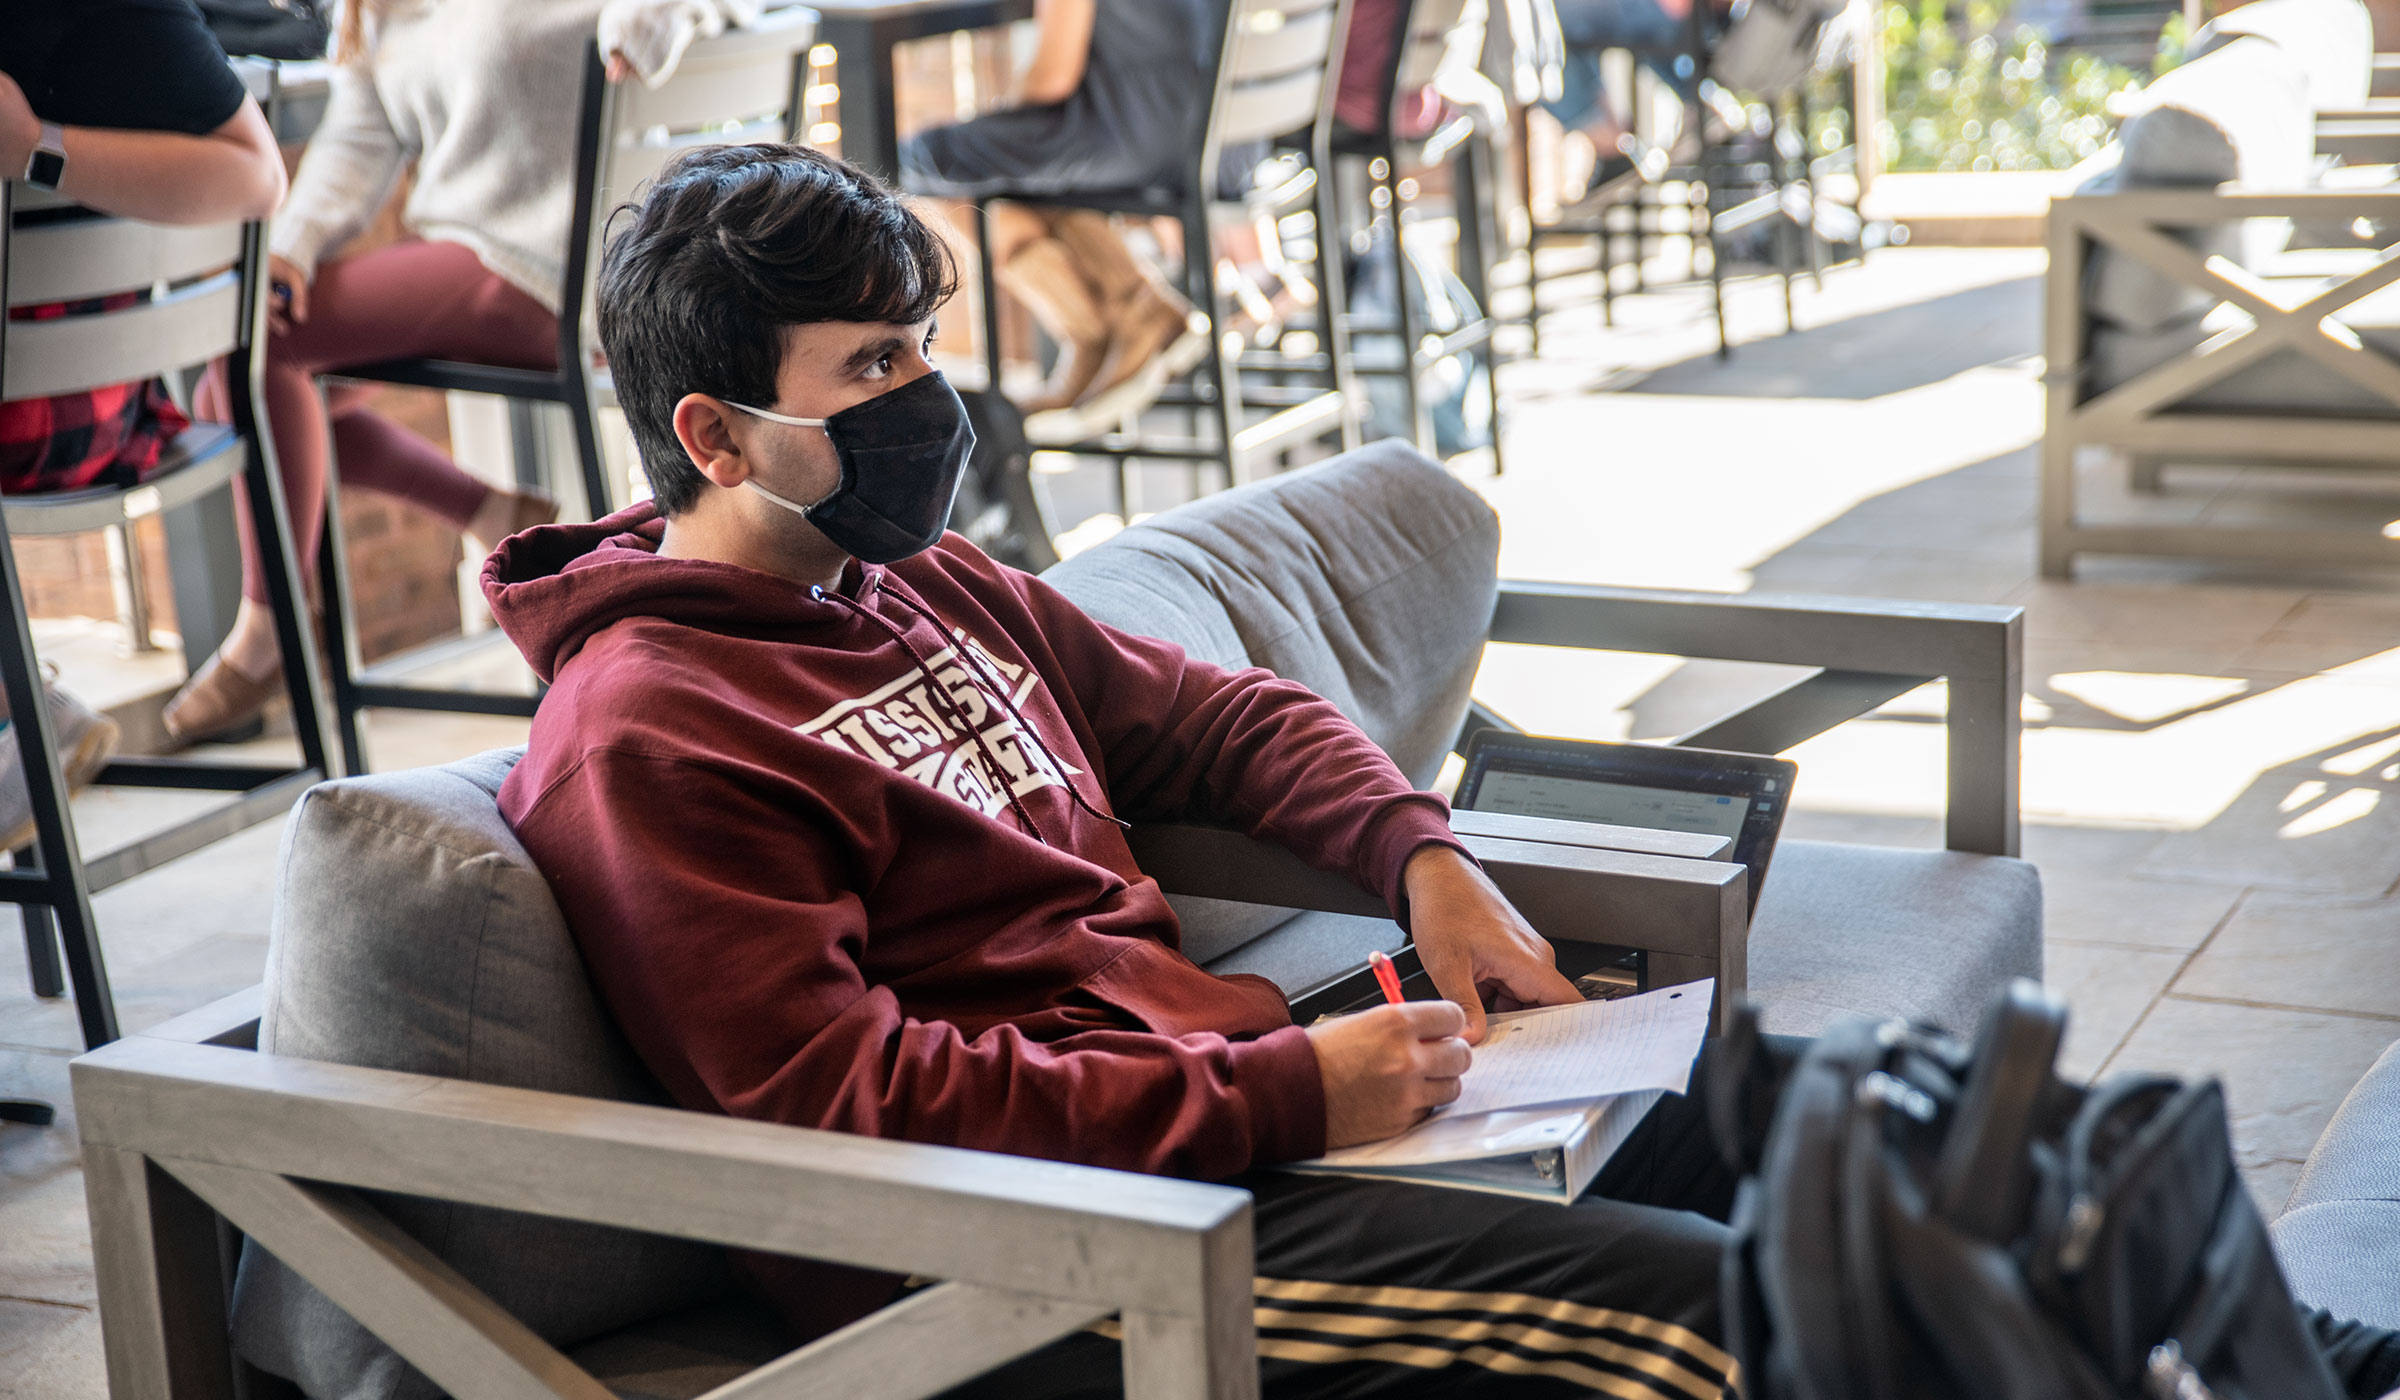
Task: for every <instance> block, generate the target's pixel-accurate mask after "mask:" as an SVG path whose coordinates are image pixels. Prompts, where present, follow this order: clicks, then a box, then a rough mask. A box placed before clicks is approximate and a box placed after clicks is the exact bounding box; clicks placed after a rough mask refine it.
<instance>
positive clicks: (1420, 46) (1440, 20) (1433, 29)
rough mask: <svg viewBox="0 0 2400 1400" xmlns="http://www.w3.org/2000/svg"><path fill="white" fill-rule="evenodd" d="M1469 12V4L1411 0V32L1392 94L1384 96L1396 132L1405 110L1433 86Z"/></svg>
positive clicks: (1405, 37)
mask: <svg viewBox="0 0 2400 1400" xmlns="http://www.w3.org/2000/svg"><path fill="white" fill-rule="evenodd" d="M1466 9H1467V3H1466V0H1411V3H1410V5H1409V7H1408V28H1407V29H1406V30H1405V31H1404V32H1403V33H1402V34H1401V36H1400V52H1399V53H1398V54H1397V55H1396V58H1397V59H1398V63H1397V65H1396V66H1395V68H1394V71H1393V74H1392V87H1391V91H1389V92H1387V93H1385V94H1384V106H1385V108H1386V110H1387V111H1389V112H1390V114H1391V116H1390V118H1389V119H1390V120H1391V122H1392V123H1393V126H1392V128H1391V129H1392V130H1393V131H1395V132H1397V131H1398V130H1400V126H1399V121H1400V117H1401V115H1402V113H1401V110H1400V109H1401V108H1402V106H1404V105H1405V104H1407V103H1409V102H1411V101H1413V100H1414V99H1415V97H1416V94H1417V93H1419V92H1421V91H1423V90H1424V89H1425V88H1427V87H1429V86H1431V85H1432V83H1433V77H1434V74H1435V73H1436V72H1438V71H1439V70H1440V69H1441V66H1442V58H1443V56H1444V55H1445V54H1447V53H1448V52H1449V51H1450V45H1451V33H1452V31H1454V30H1456V29H1457V28H1458V26H1459V24H1460V22H1461V21H1462V20H1464V19H1465V18H1466ZM1481 48H1482V44H1481V43H1480V41H1479V42H1478V43H1477V45H1476V49H1477V51H1479V52H1480V50H1481Z"/></svg>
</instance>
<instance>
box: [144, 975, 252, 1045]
mask: <svg viewBox="0 0 2400 1400" xmlns="http://www.w3.org/2000/svg"><path fill="white" fill-rule="evenodd" d="M266 1005H267V984H266V983H264V982H259V983H254V984H252V985H251V986H247V987H244V988H242V989H241V990H240V991H238V992H235V993H234V994H233V995H231V996H227V997H219V998H218V999H217V1000H215V1001H212V1002H210V1003H209V1004H208V1005H206V1006H203V1007H200V1008H199V1009H198V1010H195V1011H186V1012H185V1013H183V1014H182V1015H181V1016H178V1017H176V1018H175V1019H173V1020H171V1021H162V1022H160V1023H159V1024H157V1025H155V1026H152V1027H150V1028H149V1029H148V1030H143V1031H135V1032H133V1034H135V1035H143V1036H148V1037H149V1038H150V1039H152V1040H172V1041H178V1042H181V1043H183V1044H185V1045H222V1046H225V1047H227V1048H229V1049H233V1050H255V1049H257V1048H258V1023H259V1020H260V1018H261V1017H262V1016H264V1015H265V1014H266Z"/></svg>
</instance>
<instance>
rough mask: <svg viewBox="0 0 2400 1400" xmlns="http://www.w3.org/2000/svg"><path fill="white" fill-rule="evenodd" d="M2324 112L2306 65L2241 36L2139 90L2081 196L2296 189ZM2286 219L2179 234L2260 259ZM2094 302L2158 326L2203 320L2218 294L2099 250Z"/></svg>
mask: <svg viewBox="0 0 2400 1400" xmlns="http://www.w3.org/2000/svg"><path fill="white" fill-rule="evenodd" d="M2315 152H2316V119H2315V114H2314V112H2313V110H2312V109H2311V108H2310V106H2309V101H2308V74H2307V72H2306V70H2305V69H2304V68H2303V67H2302V66H2301V63H2300V61H2299V60H2298V59H2296V58H2294V57H2292V56H2291V55H2290V54H2289V53H2287V52H2286V51H2285V50H2284V49H2283V48H2281V47H2279V46H2278V45H2276V44H2272V43H2269V42H2268V41H2266V40H2264V39H2235V40H2233V41H2231V42H2228V43H2226V44H2224V45H2222V46H2220V47H2219V48H2217V49H2216V50H2215V51H2213V52H2211V53H2209V54H2207V55H2206V56H2204V57H2202V58H2198V59H2195V60H2193V61H2192V62H2190V63H2187V64H2185V65H2183V66H2182V67H2180V68H2177V69H2174V70H2173V71H2171V72H2169V73H2167V74H2165V75H2164V76H2162V77H2160V78H2159V79H2158V80H2157V81H2156V82H2153V83H2152V84H2150V86H2149V87H2147V88H2145V89H2143V91H2142V93H2141V94H2140V96H2139V97H2137V98H2136V99H2135V104H2134V110H2133V111H2132V112H2130V113H2128V114H2127V116H2126V117H2125V120H2124V123H2123V124H2122V125H2121V126H2119V127H2118V129H2117V140H2116V144H2115V145H2114V146H2113V147H2112V148H2111V149H2110V150H2109V151H2108V152H2104V153H2103V155H2102V157H2100V158H2097V159H2095V160H2094V161H2092V162H2089V163H2087V164H2086V166H2085V167H2084V168H2083V169H2084V178H2083V179H2082V180H2080V181H2079V182H2078V184H2077V187H2076V193H2078V194H2111V193H2116V192H2119V191H2133V190H2143V189H2190V188H2203V189H2206V188H2213V187H2215V186H2218V185H2222V184H2227V183H2231V184H2234V185H2237V186H2238V187H2240V188H2243V189H2250V190H2281V191H2296V190H2301V189H2305V188H2307V186H2308V183H2309V168H2310V164H2311V161H2312V159H2313V157H2314V155H2315ZM2286 234H2287V230H2286V228H2285V227H2284V225H2283V224H2282V222H2281V221H2280V220H2265V219H2253V220H2249V221H2247V222H2246V223H2245V222H2242V221H2231V222H2226V223H2221V224H2212V225H2208V226H2205V227H2201V228H2195V229H2186V230H2180V231H2178V233H2177V234H2176V235H2175V236H2177V237H2180V238H2181V239H2182V240H2183V241H2184V242H2185V243H2187V244H2189V245H2190V246H2191V247H2193V248H2194V249H2197V250H2198V251H2199V252H2201V253H2202V254H2204V255H2217V256H2223V257H2227V258H2231V259H2233V260H2234V261H2236V262H2238V263H2241V264H2243V265H2244V266H2250V267H2255V266H2257V265H2259V262H2260V260H2261V259H2262V258H2263V257H2264V255H2266V254H2267V253H2269V252H2272V251H2273V250H2274V249H2276V248H2279V247H2281V246H2282V243H2283V240H2284V238H2285V236H2286ZM2085 295H2086V299H2087V301H2088V302H2089V304H2090V306H2091V308H2092V312H2093V314H2094V315H2096V316H2097V317H2099V318H2100V319H2101V321H2103V322H2104V323H2105V324H2107V325H2108V326H2110V327H2113V328H2115V329H2118V330H2129V331H2144V332H2147V331H2156V330H2161V329H2164V328H2166V327H2169V326H2176V325H2183V324H2188V323H2190V322H2194V321H2197V320H2199V319H2200V318H2201V317H2202V316H2205V315H2207V314H2208V313H2209V312H2210V311H2211V310H2214V309H2215V307H2216V305H2217V298H2215V297H2213V296H2210V295H2209V294H2208V293H2206V292H2204V291H2201V290H2199V289H2198V288H2195V287H2191V286H2187V285H2186V284H2184V283H2183V282H2180V281H2177V280H2176V279H2174V278H2172V277H2169V276H2167V275H2166V274H2165V273H2163V272H2155V271H2152V270H2151V269H2150V268H2148V267H2146V266H2144V265H2142V264H2140V263H2137V262H2135V261H2134V260H2133V259H2131V258H2129V257H2126V256H2124V255H2123V254H2120V253H2117V252H2115V251H2114V250H2111V249H2108V248H2105V247H2102V248H2095V249H2094V250H2093V252H2092V258H2091V264H2090V268H2089V273H2088V281H2087V282H2086V293H2085Z"/></svg>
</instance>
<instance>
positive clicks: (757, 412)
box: [723, 399, 825, 428]
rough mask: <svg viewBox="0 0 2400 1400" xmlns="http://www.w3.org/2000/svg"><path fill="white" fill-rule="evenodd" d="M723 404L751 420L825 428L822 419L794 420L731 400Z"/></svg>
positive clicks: (800, 426) (790, 425)
mask: <svg viewBox="0 0 2400 1400" xmlns="http://www.w3.org/2000/svg"><path fill="white" fill-rule="evenodd" d="M723 402H724V404H725V406H726V407H727V408H738V409H740V410H741V411H742V412H744V413H747V414H749V415H750V416H751V417H753V418H764V419H766V420H767V421H768V422H770V423H782V424H784V425H786V426H787V427H793V428H822V427H824V426H825V420H824V419H822V418H794V417H791V416H790V415H788V414H782V413H769V412H768V411H767V410H765V409H763V408H752V407H751V406H750V405H748V404H746V403H735V402H734V401H733V400H731V399H726V400H724V401H723Z"/></svg>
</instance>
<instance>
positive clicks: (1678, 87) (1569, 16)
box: [1542, 0, 1734, 194]
mask: <svg viewBox="0 0 2400 1400" xmlns="http://www.w3.org/2000/svg"><path fill="white" fill-rule="evenodd" d="M1557 6H1558V23H1559V31H1560V34H1561V37H1562V38H1563V39H1564V40H1565V42H1566V61H1565V68H1564V72H1563V75H1562V76H1563V79H1564V91H1563V92H1562V93H1561V94H1560V96H1559V97H1558V98H1557V99H1555V100H1553V101H1546V102H1544V103H1543V104H1542V107H1543V110H1545V111H1547V112H1548V113H1549V114H1550V115H1551V116H1553V117H1555V118H1557V119H1558V123H1559V125H1560V126H1563V127H1565V128H1566V129H1567V131H1568V133H1569V135H1570V136H1571V137H1572V138H1573V139H1571V140H1570V141H1569V142H1568V148H1569V150H1570V152H1571V153H1572V154H1571V155H1570V156H1569V159H1568V164H1569V167H1570V168H1569V169H1568V171H1567V182H1566V183H1567V187H1568V191H1569V193H1570V194H1572V193H1574V192H1576V191H1579V190H1581V189H1583V188H1586V187H1593V186H1599V185H1603V184H1606V183H1607V182H1608V181H1610V180H1612V179H1614V178H1616V177H1617V176H1619V175H1622V174H1624V173H1625V172H1627V171H1629V170H1631V169H1633V167H1634V165H1635V163H1636V159H1637V156H1638V155H1639V154H1640V150H1641V147H1640V143H1639V142H1638V140H1637V139H1636V136H1635V129H1636V127H1637V125H1638V123H1637V122H1636V121H1635V119H1634V117H1633V115H1632V113H1630V112H1628V111H1626V110H1624V109H1623V108H1622V107H1621V106H1620V104H1619V103H1618V101H1617V99H1616V98H1615V97H1614V96H1612V94H1611V93H1610V92H1609V90H1608V84H1607V81H1606V80H1605V79H1604V78H1603V77H1602V75H1601V69H1600V58H1601V55H1602V54H1604V53H1606V52H1607V51H1608V50H1610V49H1622V50H1624V51H1625V52H1627V53H1630V54H1632V55H1633V56H1634V58H1635V60H1636V61H1638V62H1639V63H1640V64H1641V65H1642V66H1643V67H1645V68H1648V69H1649V70H1650V71H1651V72H1653V73H1655V74H1657V75H1658V77H1659V79H1660V81H1662V82H1664V83H1666V84H1667V85H1668V86H1669V87H1671V88H1673V89H1674V91H1675V93H1676V95H1678V96H1679V97H1681V98H1682V99H1683V100H1684V101H1685V102H1686V103H1687V104H1688V103H1689V102H1690V101H1691V100H1692V99H1693V98H1694V97H1695V96H1697V95H1698V93H1699V91H1700V88H1699V84H1698V83H1697V82H1696V81H1695V78H1694V70H1693V58H1692V43H1693V38H1692V20H1691V16H1692V0H1557ZM1733 7H1734V0H1709V9H1710V11H1711V13H1712V14H1713V15H1714V17H1715V21H1716V23H1715V24H1714V25H1713V26H1712V31H1713V30H1721V29H1722V28H1723V27H1724V22H1725V20H1726V18H1727V16H1729V15H1731V14H1732V12H1733ZM1680 136H1681V130H1680V127H1678V129H1677V130H1674V131H1670V132H1667V133H1665V134H1664V136H1663V137H1662V139H1661V140H1660V141H1659V142H1658V145H1659V146H1661V147H1667V148H1672V147H1673V146H1675V145H1676V143H1677V141H1678V140H1679V138H1680ZM1662 154H1663V152H1662Z"/></svg>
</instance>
